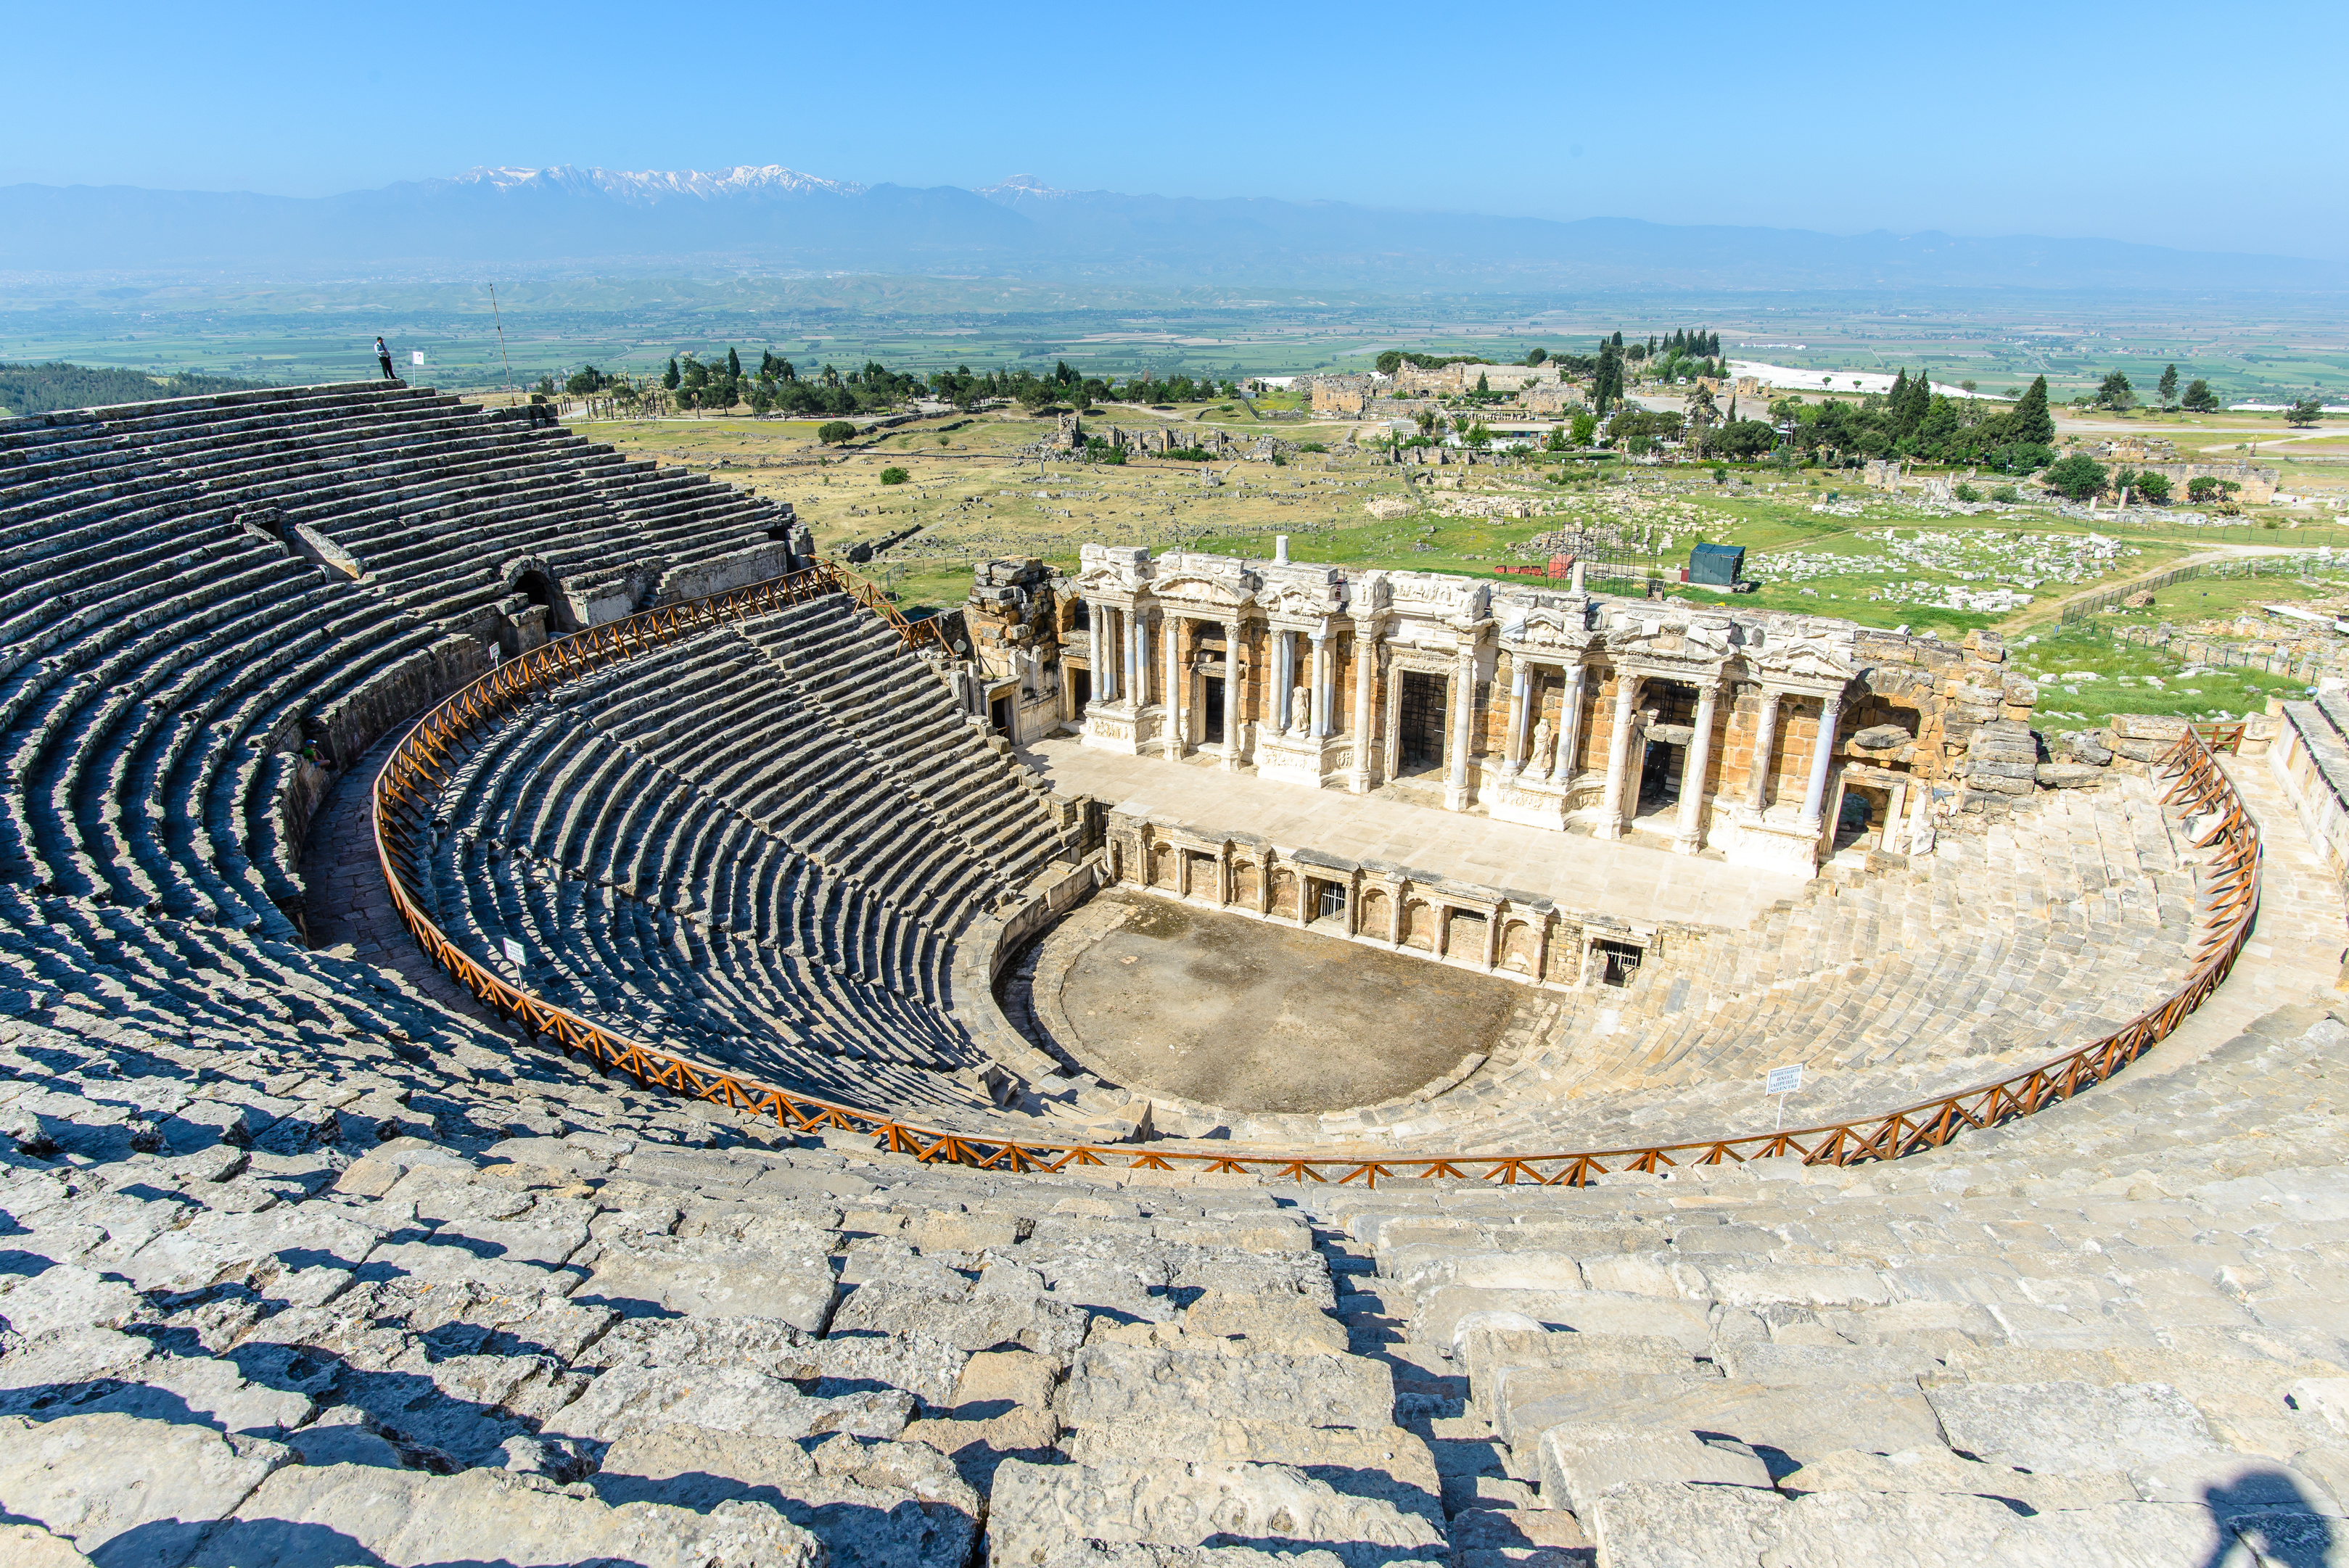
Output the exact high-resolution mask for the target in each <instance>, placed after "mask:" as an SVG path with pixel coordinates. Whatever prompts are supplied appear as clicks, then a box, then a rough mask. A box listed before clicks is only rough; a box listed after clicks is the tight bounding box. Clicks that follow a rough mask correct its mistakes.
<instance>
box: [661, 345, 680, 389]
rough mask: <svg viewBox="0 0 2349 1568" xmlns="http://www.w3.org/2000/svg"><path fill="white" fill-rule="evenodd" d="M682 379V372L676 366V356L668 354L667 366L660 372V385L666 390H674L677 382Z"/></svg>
mask: <svg viewBox="0 0 2349 1568" xmlns="http://www.w3.org/2000/svg"><path fill="white" fill-rule="evenodd" d="M684 379H685V377H684V375H683V373H682V372H680V371H679V370H678V367H677V356H676V355H674V354H672V355H670V356H668V368H667V370H664V371H662V372H661V386H662V387H665V388H666V389H667V390H668V391H671V392H674V391H676V390H677V388H678V383H679V382H680V381H683V380H684Z"/></svg>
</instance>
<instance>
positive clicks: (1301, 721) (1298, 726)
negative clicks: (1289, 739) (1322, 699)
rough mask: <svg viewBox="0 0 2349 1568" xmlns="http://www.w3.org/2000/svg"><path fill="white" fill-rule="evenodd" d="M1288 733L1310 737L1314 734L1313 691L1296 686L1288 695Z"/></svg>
mask: <svg viewBox="0 0 2349 1568" xmlns="http://www.w3.org/2000/svg"><path fill="white" fill-rule="evenodd" d="M1288 732H1289V733H1290V734H1291V735H1309V734H1311V733H1312V732H1313V689H1312V688H1311V687H1310V686H1296V687H1293V688H1291V689H1290V691H1289V694H1288Z"/></svg>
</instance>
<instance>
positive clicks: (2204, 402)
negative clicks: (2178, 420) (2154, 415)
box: [2178, 378, 2219, 414]
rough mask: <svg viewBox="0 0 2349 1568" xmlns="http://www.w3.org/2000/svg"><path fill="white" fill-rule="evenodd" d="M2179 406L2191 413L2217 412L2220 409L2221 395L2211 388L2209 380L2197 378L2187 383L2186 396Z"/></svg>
mask: <svg viewBox="0 0 2349 1568" xmlns="http://www.w3.org/2000/svg"><path fill="white" fill-rule="evenodd" d="M2178 407H2181V408H2183V409H2185V410H2186V411H2187V412H2188V413H2189V414H2215V413H2217V412H2218V411H2219V395H2218V394H2217V393H2216V392H2213V391H2211V390H2210V384H2209V382H2208V381H2204V380H2200V379H2199V378H2198V379H2196V380H2192V381H2189V382H2188V383H2187V384H2186V396H2184V397H2180V398H2179V399H2178Z"/></svg>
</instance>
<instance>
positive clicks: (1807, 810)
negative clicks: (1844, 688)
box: [1802, 692, 1843, 833]
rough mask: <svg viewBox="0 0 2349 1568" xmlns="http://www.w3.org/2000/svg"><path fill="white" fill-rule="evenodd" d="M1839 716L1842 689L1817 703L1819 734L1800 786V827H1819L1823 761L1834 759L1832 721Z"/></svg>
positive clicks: (1824, 792) (1824, 791) (1823, 795)
mask: <svg viewBox="0 0 2349 1568" xmlns="http://www.w3.org/2000/svg"><path fill="white" fill-rule="evenodd" d="M1842 717H1843V693H1841V692H1836V693H1834V694H1833V695H1831V696H1828V697H1827V699H1826V701H1825V702H1823V703H1821V704H1820V705H1819V738H1818V741H1817V743H1816V748H1815V749H1814V750H1813V751H1812V752H1811V778H1810V782H1809V783H1808V784H1807V785H1806V786H1805V787H1804V789H1803V818H1802V822H1803V831H1805V832H1806V833H1816V832H1817V831H1818V830H1819V826H1820V824H1819V811H1820V809H1821V808H1822V807H1823V806H1824V805H1825V804H1826V796H1827V765H1828V764H1829V763H1830V762H1832V761H1834V760H1835V738H1836V725H1837V722H1838V721H1839V720H1841V719H1842Z"/></svg>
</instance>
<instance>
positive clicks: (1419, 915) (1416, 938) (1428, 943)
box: [1402, 898, 1436, 953]
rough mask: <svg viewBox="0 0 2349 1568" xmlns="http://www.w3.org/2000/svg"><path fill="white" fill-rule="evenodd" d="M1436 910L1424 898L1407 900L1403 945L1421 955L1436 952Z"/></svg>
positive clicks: (1404, 910) (1403, 925)
mask: <svg viewBox="0 0 2349 1568" xmlns="http://www.w3.org/2000/svg"><path fill="white" fill-rule="evenodd" d="M1435 920H1436V916H1435V909H1434V906H1433V905H1432V904H1430V903H1428V902H1427V901H1426V900H1425V899H1423V898H1414V899H1409V900H1406V901H1405V902H1404V903H1403V906H1402V944H1403V945H1404V946H1405V947H1409V948H1414V949H1416V950H1417V951H1419V952H1421V953H1433V952H1434V951H1435Z"/></svg>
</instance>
